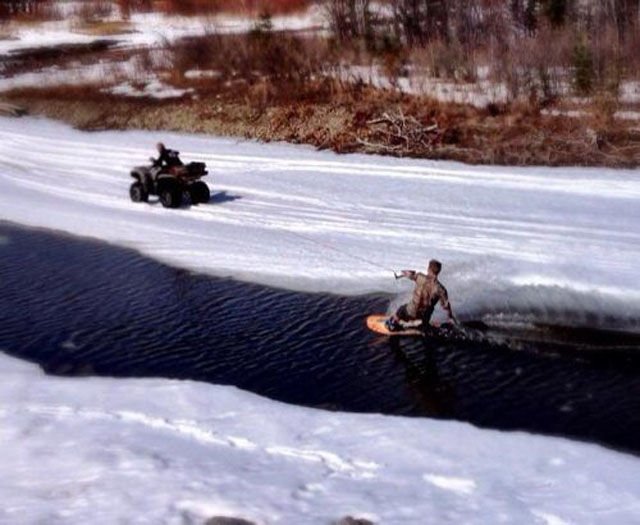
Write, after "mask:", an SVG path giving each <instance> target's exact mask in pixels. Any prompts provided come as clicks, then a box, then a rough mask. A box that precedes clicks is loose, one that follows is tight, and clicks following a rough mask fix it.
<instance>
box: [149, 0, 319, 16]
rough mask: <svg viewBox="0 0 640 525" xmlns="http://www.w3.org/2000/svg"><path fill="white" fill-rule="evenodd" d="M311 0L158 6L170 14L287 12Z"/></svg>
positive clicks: (196, 0) (201, 0)
mask: <svg viewBox="0 0 640 525" xmlns="http://www.w3.org/2000/svg"><path fill="white" fill-rule="evenodd" d="M310 4H311V1H310V0H244V1H238V0H161V1H158V2H156V3H155V5H156V8H157V9H159V10H161V11H163V12H165V13H169V14H178V15H206V14H212V13H220V12H224V13H236V14H243V15H246V14H250V15H255V14H258V13H270V14H272V15H273V14H285V13H293V12H297V11H302V10H304V9H306V8H307V7H309V5H310Z"/></svg>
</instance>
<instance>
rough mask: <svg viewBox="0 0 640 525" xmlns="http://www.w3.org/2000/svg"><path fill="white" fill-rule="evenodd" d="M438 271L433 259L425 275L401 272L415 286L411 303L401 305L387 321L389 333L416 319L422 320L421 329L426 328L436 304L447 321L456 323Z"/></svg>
mask: <svg viewBox="0 0 640 525" xmlns="http://www.w3.org/2000/svg"><path fill="white" fill-rule="evenodd" d="M440 270H442V264H441V263H440V262H439V261H436V260H435V259H432V260H431V261H429V267H428V269H427V274H426V275H425V274H424V273H421V272H416V271H413V270H402V272H401V274H400V275H401V276H402V277H406V278H407V279H411V280H412V281H415V283H416V286H415V288H414V290H413V296H412V297H411V301H409V303H407V304H403V305H402V306H401V307H400V308H398V310H397V311H396V313H395V314H393V315H392V316H391V317H390V318H389V319H388V320H387V322H386V326H387V328H388V329H389V331H390V332H393V331H396V330H400V329H401V328H402V324H401V322H402V321H416V320H418V319H420V320H422V326H423V328H427V327H428V326H429V321H430V320H431V315H432V314H433V309H434V308H435V306H436V304H438V303H440V306H442V308H443V309H444V310H445V311H446V312H447V315H448V316H449V319H450V320H451V321H452V322H454V323H457V320H456V318H455V317H454V315H453V310H452V309H451V304H450V303H449V296H448V294H447V289H446V288H445V287H444V286H442V283H441V282H440V281H439V280H438V274H439V273H440Z"/></svg>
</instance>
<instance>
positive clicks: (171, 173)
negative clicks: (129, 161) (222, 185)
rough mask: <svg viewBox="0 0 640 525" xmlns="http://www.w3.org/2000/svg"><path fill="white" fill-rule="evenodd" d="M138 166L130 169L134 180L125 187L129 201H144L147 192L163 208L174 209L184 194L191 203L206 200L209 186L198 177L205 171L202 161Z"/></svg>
mask: <svg viewBox="0 0 640 525" xmlns="http://www.w3.org/2000/svg"><path fill="white" fill-rule="evenodd" d="M150 160H151V161H152V165H151V166H138V167H136V168H133V169H132V170H131V176H132V177H133V178H134V179H136V181H135V182H134V183H133V184H131V187H130V188H129V196H130V197H131V200H132V201H133V202H148V201H149V195H157V196H158V197H160V202H161V203H162V205H163V206H164V207H165V208H178V207H180V205H181V204H182V200H183V196H184V194H185V193H187V194H188V195H189V196H190V197H191V203H192V204H200V203H204V202H209V199H210V197H211V193H210V192H209V187H208V186H207V185H206V184H205V183H204V182H203V181H201V180H200V178H201V177H204V176H205V175H206V174H207V169H206V165H205V163H204V162H190V163H189V164H184V165H180V166H170V167H167V166H165V167H161V166H158V165H156V164H155V163H153V161H154V159H150Z"/></svg>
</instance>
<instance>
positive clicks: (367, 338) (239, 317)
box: [0, 223, 640, 451]
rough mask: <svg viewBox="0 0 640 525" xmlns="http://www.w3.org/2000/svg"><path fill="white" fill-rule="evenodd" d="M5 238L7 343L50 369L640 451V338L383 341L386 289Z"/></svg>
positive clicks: (463, 336) (492, 334)
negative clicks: (377, 323) (243, 276)
mask: <svg viewBox="0 0 640 525" xmlns="http://www.w3.org/2000/svg"><path fill="white" fill-rule="evenodd" d="M0 236H1V237H11V242H10V243H9V244H7V245H5V248H4V249H3V252H2V257H1V258H0V282H1V283H2V286H3V293H2V294H0V348H2V349H6V350H7V351H9V352H10V353H12V354H14V355H17V356H22V357H24V358H27V359H30V360H33V361H36V362H38V363H40V364H41V365H42V366H43V368H44V369H45V370H47V371H49V372H52V373H58V374H74V375H94V374H97V375H109V376H124V377H141V376H156V377H171V378H180V379H195V380H200V381H208V382H212V383H218V384H232V385H236V386H238V387H239V388H243V389H245V390H249V391H252V392H256V393H258V394H260V395H264V396H268V397H270V398H273V399H278V400H281V401H285V402H289V403H294V404H299V405H305V406H313V407H322V408H329V409H336V410H346V411H357V412H382V413H387V414H404V415H410V416H418V417H420V416H429V417H437V418H452V419H458V420H463V421H469V422H472V423H474V424H476V425H481V426H486V427H491V428H500V429H523V430H528V431H533V432H543V433H550V434H561V435H568V436H575V437H579V438H582V439H589V440H594V441H599V442H603V443H606V444H609V445H612V446H616V447H621V448H626V449H632V450H635V451H640V395H639V394H640V383H639V381H638V378H639V376H640V341H638V340H637V336H634V335H630V334H617V335H616V334H610V333H606V334H605V333H601V332H599V333H588V334H587V335H586V336H585V333H587V332H584V331H583V332H580V331H578V332H577V333H571V332H570V331H569V332H566V331H565V332H566V333H561V334H560V335H558V334H557V333H553V331H550V330H548V331H547V332H546V335H545V337H544V338H542V337H539V336H537V332H536V330H535V329H533V330H531V331H529V332H518V333H516V332H515V331H513V332H511V333H509V332H496V331H492V330H491V329H489V328H488V327H486V326H484V325H482V323H467V325H466V327H465V329H464V330H462V331H460V332H450V333H436V334H431V335H430V336H429V337H426V338H386V337H381V336H378V335H376V334H373V333H371V332H369V331H368V330H367V329H366V327H365V326H364V318H365V316H366V315H367V313H373V312H380V311H385V310H386V308H387V306H388V304H389V301H390V297H389V296H386V295H368V296H360V297H340V296H335V295H328V294H301V293H294V292H289V291H286V290H278V289H272V288H267V287H263V286H257V285H253V284H247V283H238V282H235V281H231V280H224V279H215V278H211V277H208V276H204V275H197V274H193V273H191V272H189V271H186V270H180V269H175V268H171V267H168V266H165V265H162V264H159V263H157V262H155V261H152V260H149V259H146V258H144V257H141V256H139V255H137V254H136V253H135V252H132V251H130V250H126V249H120V248H115V247H113V246H109V245H106V244H103V243H98V242H92V241H86V240H78V239H75V238H70V237H66V236H58V235H53V234H51V233H45V232H41V231H35V230H28V229H22V228H17V227H14V226H10V225H8V224H2V223H0ZM560 331H561V332H562V330H560ZM556 332H557V330H556ZM549 334H551V335H553V337H551V336H550V335H549ZM595 343H597V344H595Z"/></svg>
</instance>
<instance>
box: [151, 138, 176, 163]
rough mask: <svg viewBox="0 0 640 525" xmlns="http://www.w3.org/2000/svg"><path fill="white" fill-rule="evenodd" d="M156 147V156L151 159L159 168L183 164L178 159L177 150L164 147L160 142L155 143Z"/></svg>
mask: <svg viewBox="0 0 640 525" xmlns="http://www.w3.org/2000/svg"><path fill="white" fill-rule="evenodd" d="M156 148H157V149H158V158H157V159H154V160H153V165H154V166H159V167H160V168H174V167H176V166H182V165H183V164H182V161H181V160H180V152H179V151H176V150H173V149H168V148H165V147H164V144H163V143H162V142H158V144H156Z"/></svg>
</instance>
